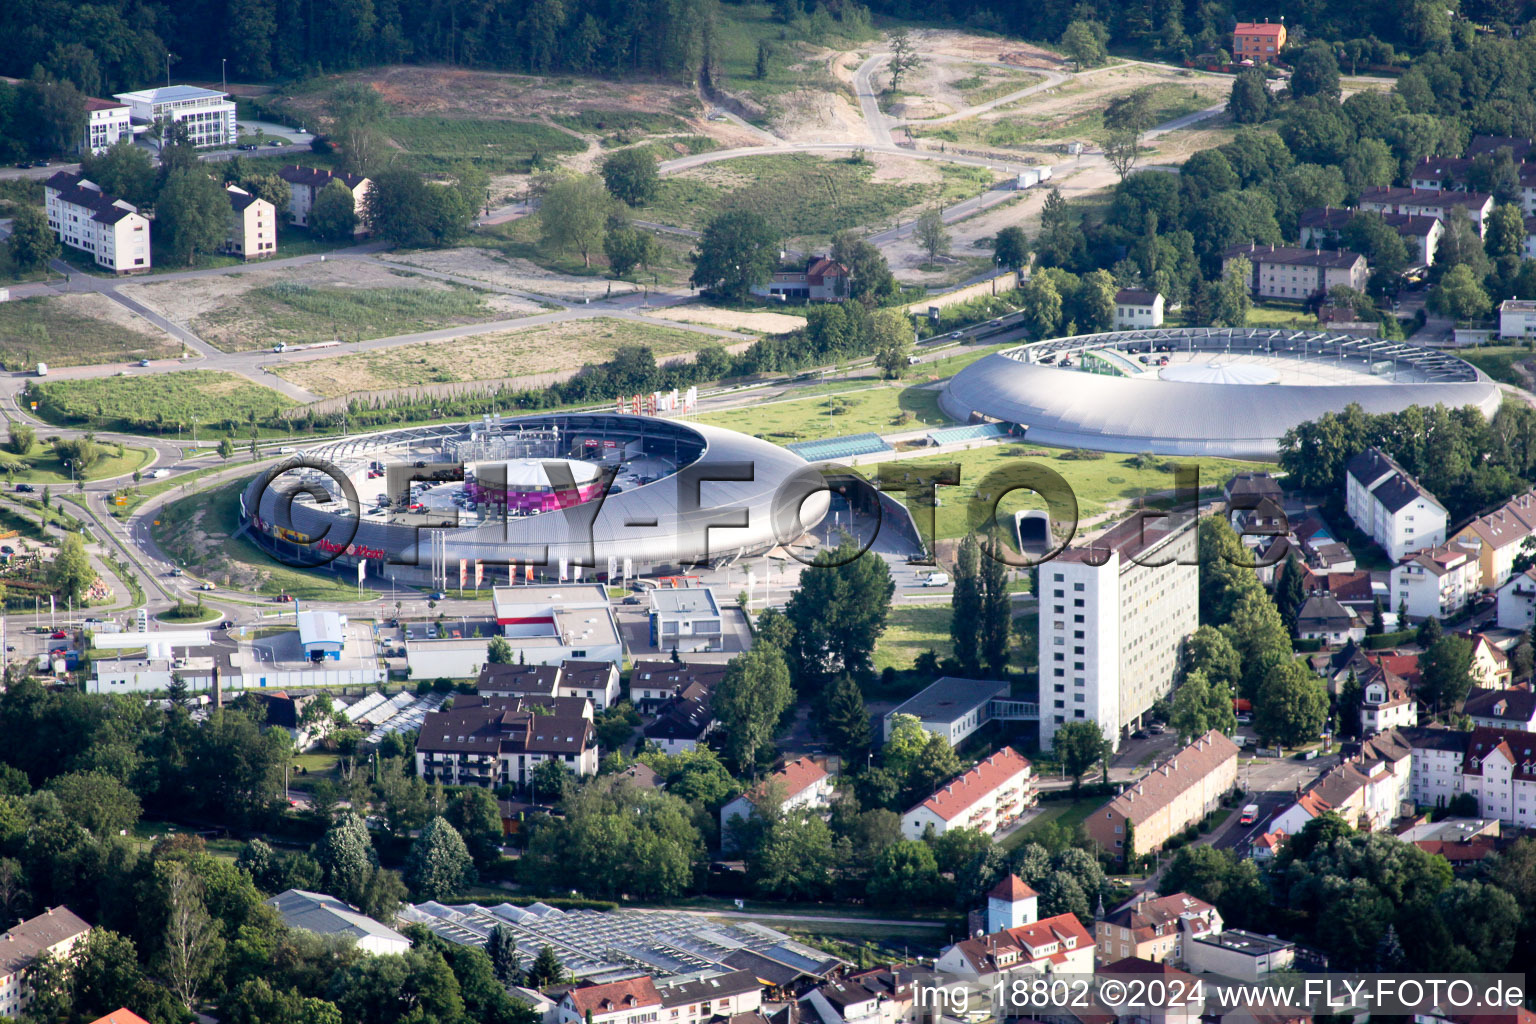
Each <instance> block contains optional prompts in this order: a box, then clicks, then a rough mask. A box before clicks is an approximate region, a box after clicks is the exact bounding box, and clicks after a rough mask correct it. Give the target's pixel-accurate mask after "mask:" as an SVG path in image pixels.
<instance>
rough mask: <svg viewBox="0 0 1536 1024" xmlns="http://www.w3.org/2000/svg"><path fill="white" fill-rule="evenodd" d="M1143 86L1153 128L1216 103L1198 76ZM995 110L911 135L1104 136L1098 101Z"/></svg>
mask: <svg viewBox="0 0 1536 1024" xmlns="http://www.w3.org/2000/svg"><path fill="white" fill-rule="evenodd" d="M1020 88H1022V86H1021V87H1020ZM1147 88H1149V89H1150V90H1151V100H1152V115H1153V117H1152V123H1153V124H1163V123H1164V122H1167V121H1172V120H1173V119H1174V118H1177V117H1183V116H1184V115H1185V114H1193V113H1194V112H1195V111H1197V110H1203V109H1205V108H1206V107H1209V106H1211V105H1212V104H1214V103H1216V102H1217V101H1218V100H1219V99H1220V97H1221V84H1218V83H1215V82H1213V81H1210V80H1206V79H1199V78H1197V79H1192V80H1191V81H1189V82H1178V83H1175V82H1162V83H1158V84H1156V85H1150V86H1148V87H1147ZM994 98H995V97H994ZM1021 102H1023V103H1032V102H1035V97H1034V96H1030V97H1028V98H1026V99H1025V100H1023V101H1021ZM997 111H998V112H1001V113H1002V114H1003V115H1004V116H1002V117H997V118H995V119H993V118H971V119H967V120H964V121H956V122H952V123H950V124H945V125H940V126H938V127H934V128H920V127H917V126H914V127H913V129H912V134H913V135H917V136H921V137H923V138H929V139H944V140H946V141H949V142H960V143H966V142H969V143H982V144H984V145H988V146H1003V147H1009V146H1024V145H1027V144H1029V143H1033V142H1038V141H1040V140H1042V139H1091V140H1093V141H1095V142H1099V143H1102V142H1104V141H1105V139H1107V138H1108V135H1109V132H1108V129H1106V128H1105V127H1104V104H1102V103H1098V104H1093V105H1091V106H1089V107H1088V108H1087V109H1081V108H1079V109H1069V110H1068V111H1067V112H1066V113H1064V114H1063V115H1062V116H1059V117H1044V118H1041V117H1035V116H1030V114H1029V112H1028V111H1027V110H1024V109H1022V108H1021V109H1018V110H1015V107H1014V106H1013V105H1012V104H1010V105H1008V106H1007V107H1000V108H997Z"/></svg>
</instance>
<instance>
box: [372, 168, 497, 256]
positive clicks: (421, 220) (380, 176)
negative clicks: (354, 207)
mask: <svg viewBox="0 0 1536 1024" xmlns="http://www.w3.org/2000/svg"><path fill="white" fill-rule="evenodd" d="M471 191H472V190H471V189H469V188H456V187H450V186H448V185H441V184H428V182H427V181H426V179H424V178H423V177H422V176H421V175H420V174H418V173H417V172H416V171H412V170H409V169H407V168H404V167H391V168H388V169H387V170H383V171H380V172H378V173H377V174H375V175H373V184H372V185H371V186H370V187H369V189H368V202H367V203H365V204H364V206H363V219H364V221H365V222H366V223H367V224H368V229H369V230H370V231H372V232H373V233H374V234H376V235H378V236H380V237H382V238H384V239H386V240H387V241H389V242H391V243H392V244H394V245H397V246H433V245H448V244H451V243H452V242H454V241H456V240H457V239H458V238H459V237H461V236H462V235H463V233H464V232H465V231H466V230H468V227H469V223H470V221H472V220H473V219H474V214H475V204H474V202H473V196H472V195H471Z"/></svg>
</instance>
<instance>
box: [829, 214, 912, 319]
mask: <svg viewBox="0 0 1536 1024" xmlns="http://www.w3.org/2000/svg"><path fill="white" fill-rule="evenodd" d="M830 255H831V257H832V259H834V260H836V261H837V262H838V263H841V264H842V265H843V266H845V267H847V268H848V297H849V298H853V299H858V300H859V301H860V302H862V303H864V304H865V305H866V306H878V305H880V304H881V303H882V302H884V301H886V300H887V299H889V298H891V297H892V296H894V295H895V294H896V292H897V290H898V289H897V285H896V277H895V275H894V274H892V273H891V267H890V264H888V263H887V262H886V261H885V255H884V254H883V253H882V252H881V251H880V250H879V249H878V248H876V247H875V246H874V245H872V244H871V243H869V242H867V241H865V240H864V239H863V238H860V237H859V235H858V234H857V233H855V232H853V231H839V232H838V233H837V234H835V235H833V236H832V251H831V253H830Z"/></svg>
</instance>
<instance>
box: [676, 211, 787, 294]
mask: <svg viewBox="0 0 1536 1024" xmlns="http://www.w3.org/2000/svg"><path fill="white" fill-rule="evenodd" d="M778 261H779V238H778V234H777V232H775V231H774V230H773V229H772V228H771V227H770V226H769V224H768V222H767V221H766V220H764V219H763V217H762V215H761V214H758V213H755V212H753V211H751V210H726V211H724V212H721V213H717V214H715V216H714V217H712V218H710V221H709V223H708V224H707V225H705V227H704V235H703V237H702V238H700V239H699V245H698V249H697V250H696V251H695V252H694V254H693V275H692V277H691V278H690V279H689V280H690V283H692V284H693V285H694V287H697V288H708V289H711V290H714V291H717V292H719V293H720V294H721V295H723V296H724V297H725V298H727V299H730V300H733V301H740V300H741V299H742V298H744V297H745V296H746V294H747V292H749V291H750V290H751V289H752V288H753V287H755V286H757V285H762V284H766V283H767V282H768V281H769V279H771V278H772V277H773V270H774V267H776V266H777V265H778Z"/></svg>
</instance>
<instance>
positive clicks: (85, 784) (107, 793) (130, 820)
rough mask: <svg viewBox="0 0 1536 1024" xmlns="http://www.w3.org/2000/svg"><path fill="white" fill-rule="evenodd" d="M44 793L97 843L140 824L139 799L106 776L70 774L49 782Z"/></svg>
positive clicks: (99, 772)
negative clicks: (52, 796) (96, 839)
mask: <svg viewBox="0 0 1536 1024" xmlns="http://www.w3.org/2000/svg"><path fill="white" fill-rule="evenodd" d="M47 789H48V790H49V791H50V792H52V793H53V795H54V796H56V797H58V800H59V805H60V807H61V808H62V809H63V811H64V813H65V815H66V816H68V818H69V819H70V820H71V821H74V822H77V823H78V824H80V825H81V826H82V827H84V828H85V829H86V830H88V831H89V832H90V833H91V834H92V835H93V836H95V837H96V838H98V839H104V838H106V837H107V836H110V835H115V834H116V833H117V832H119V831H121V830H122V829H126V828H132V827H133V826H134V825H135V824H136V823H137V822H138V820H139V814H140V810H141V808H140V806H139V798H138V796H137V795H135V794H134V792H133V790H131V789H129V788H128V787H127V786H125V785H123V784H122V783H121V782H119V781H117V779H115V778H113V777H112V776H111V775H108V774H107V773H106V772H102V771H83V772H70V773H69V774H68V775H60V776H59V777H57V778H55V779H51V780H50V781H49V782H48V785H47Z"/></svg>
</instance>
